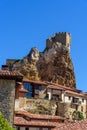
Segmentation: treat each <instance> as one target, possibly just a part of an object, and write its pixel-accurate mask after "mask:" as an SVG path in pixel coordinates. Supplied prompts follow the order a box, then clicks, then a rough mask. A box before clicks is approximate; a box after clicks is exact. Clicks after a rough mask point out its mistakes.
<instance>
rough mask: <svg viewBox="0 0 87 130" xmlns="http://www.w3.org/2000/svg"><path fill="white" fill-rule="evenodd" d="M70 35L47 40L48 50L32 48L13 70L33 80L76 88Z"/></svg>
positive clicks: (64, 34) (55, 36) (62, 34)
mask: <svg viewBox="0 0 87 130" xmlns="http://www.w3.org/2000/svg"><path fill="white" fill-rule="evenodd" d="M70 39H71V36H70V34H69V33H57V34H55V35H54V36H52V37H51V38H49V39H47V40H46V48H45V49H44V51H43V52H39V51H38V49H37V48H32V49H31V51H30V52H29V54H28V55H27V56H25V57H24V58H23V59H22V60H18V61H16V62H14V63H13V65H12V69H13V70H19V71H20V72H21V73H23V74H24V75H25V76H26V77H27V78H29V79H32V80H41V81H50V82H53V83H57V84H61V85H65V86H67V87H71V88H76V81H75V75H74V68H73V64H72V60H71V57H70Z"/></svg>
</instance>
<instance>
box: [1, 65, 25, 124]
mask: <svg viewBox="0 0 87 130" xmlns="http://www.w3.org/2000/svg"><path fill="white" fill-rule="evenodd" d="M22 78H23V75H22V74H20V73H19V72H16V71H9V70H8V67H7V66H3V68H2V70H1V71H0V111H1V112H2V113H3V115H4V117H5V118H6V119H7V120H8V121H9V123H10V124H11V125H13V116H14V105H15V86H16V82H17V81H22Z"/></svg>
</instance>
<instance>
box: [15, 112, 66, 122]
mask: <svg viewBox="0 0 87 130" xmlns="http://www.w3.org/2000/svg"><path fill="white" fill-rule="evenodd" d="M15 113H16V114H17V115H25V116H28V117H29V118H32V119H49V120H52V119H56V120H57V119H58V120H63V121H64V120H65V118H63V117H61V116H54V115H41V114H31V113H29V112H27V111H16V112H15Z"/></svg>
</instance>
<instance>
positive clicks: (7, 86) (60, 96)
mask: <svg viewBox="0 0 87 130" xmlns="http://www.w3.org/2000/svg"><path fill="white" fill-rule="evenodd" d="M0 111H1V112H2V113H3V115H4V117H5V118H6V119H8V121H9V123H10V124H11V125H13V126H14V127H16V128H17V130H50V129H55V128H59V127H62V126H63V124H65V122H66V120H69V121H72V120H73V112H74V111H80V112H82V113H83V116H84V118H87V94H86V93H83V92H82V91H80V90H76V89H72V88H69V87H65V86H61V85H57V84H54V83H51V82H46V81H44V82H41V81H32V80H29V79H26V78H25V77H24V76H23V75H22V74H21V73H19V72H18V71H9V69H8V66H2V70H1V71H0Z"/></svg>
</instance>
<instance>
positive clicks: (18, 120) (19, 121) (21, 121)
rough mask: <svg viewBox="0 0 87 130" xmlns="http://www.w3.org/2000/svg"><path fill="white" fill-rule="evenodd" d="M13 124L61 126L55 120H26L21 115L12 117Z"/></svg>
mask: <svg viewBox="0 0 87 130" xmlns="http://www.w3.org/2000/svg"><path fill="white" fill-rule="evenodd" d="M14 125H16V126H28V127H29V126H33V127H35V126H39V127H40V126H41V127H47V128H48V127H51V128H54V127H55V126H61V125H62V123H56V122H47V121H36V120H35V121H28V120H26V119H24V118H23V117H14Z"/></svg>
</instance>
